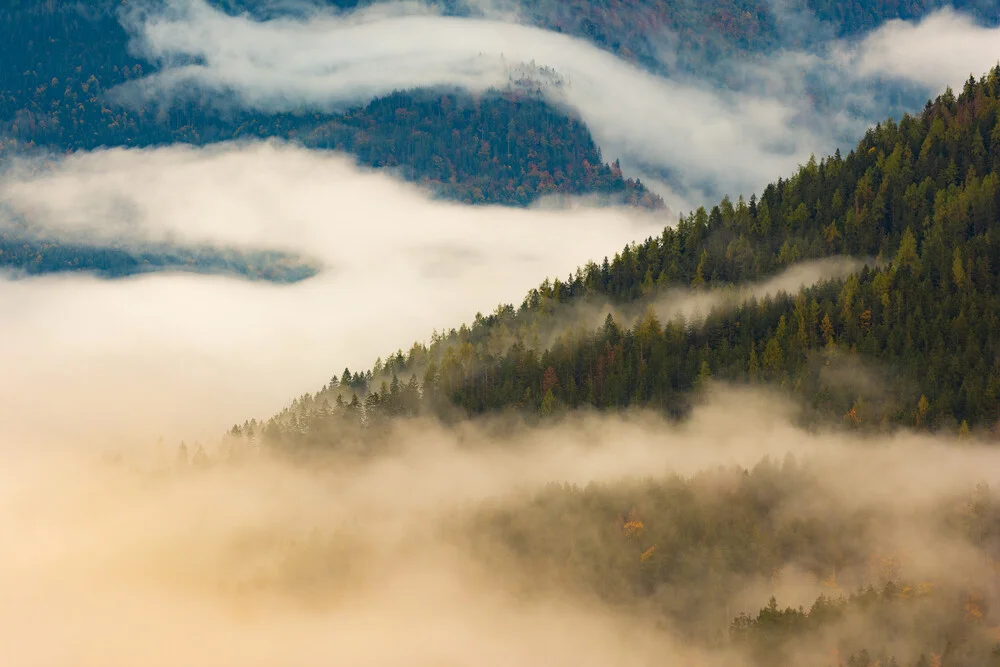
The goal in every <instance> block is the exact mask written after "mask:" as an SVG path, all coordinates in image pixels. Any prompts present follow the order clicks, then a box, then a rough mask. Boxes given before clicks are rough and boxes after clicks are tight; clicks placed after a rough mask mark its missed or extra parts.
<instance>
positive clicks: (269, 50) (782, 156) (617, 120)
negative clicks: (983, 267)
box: [117, 0, 1000, 208]
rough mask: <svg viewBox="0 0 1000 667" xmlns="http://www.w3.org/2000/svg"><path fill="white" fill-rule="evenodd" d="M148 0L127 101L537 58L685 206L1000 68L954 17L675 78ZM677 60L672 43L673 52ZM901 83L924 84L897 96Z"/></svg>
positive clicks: (484, 40) (411, 7)
mask: <svg viewBox="0 0 1000 667" xmlns="http://www.w3.org/2000/svg"><path fill="white" fill-rule="evenodd" d="M139 6H140V7H141V8H142V7H145V10H142V11H140V10H133V11H130V12H126V13H125V14H123V21H124V24H125V25H126V26H127V27H128V28H129V29H130V31H131V32H132V33H133V34H134V35H135V37H136V38H135V40H134V48H136V49H137V50H138V52H139V53H141V54H143V55H144V56H146V57H148V58H150V59H151V60H153V61H154V62H156V63H158V64H159V65H160V69H159V70H158V71H157V72H155V73H153V74H151V75H149V76H147V77H145V78H142V79H140V80H138V81H134V82H130V83H129V84H126V85H125V86H124V87H123V88H120V89H119V90H118V91H117V94H119V95H120V96H122V97H123V98H124V99H131V100H133V101H135V102H136V103H141V104H149V103H150V102H155V101H159V102H165V103H170V102H172V101H173V100H177V99H181V100H185V101H187V100H189V98H191V97H192V96H193V97H194V99H195V100H200V101H202V102H204V103H216V104H224V105H230V104H234V103H235V104H238V105H240V106H245V107H251V108H256V109H261V110H265V111H289V110H301V109H304V108H308V109H323V110H331V109H336V108H340V107H342V106H344V105H347V104H350V103H357V102H364V101H367V100H368V99H370V98H372V97H374V96H377V95H382V94H386V93H389V92H391V91H393V90H396V89H407V88H414V87H421V86H444V87H459V88H463V89H466V90H469V91H472V92H481V91H483V90H485V89H487V88H489V87H504V86H506V85H508V83H509V81H510V79H511V78H512V77H515V78H516V77H519V76H521V74H523V72H524V71H525V70H524V69H523V68H522V64H523V63H533V64H535V65H537V66H538V67H548V68H552V69H554V70H555V72H556V74H557V75H558V76H559V77H560V78H561V80H562V81H563V85H546V84H542V88H543V93H544V94H545V95H546V96H547V97H548V98H549V99H550V100H551V101H553V102H555V103H557V104H561V105H565V106H566V107H567V109H568V110H569V111H570V112H572V113H575V114H578V115H579V116H580V117H581V118H582V119H583V120H584V121H585V122H586V124H587V126H588V127H589V128H590V130H591V132H592V133H593V134H594V136H595V138H596V140H597V142H598V143H599V145H600V146H601V148H602V150H603V152H604V155H605V157H606V158H608V159H609V160H613V159H615V158H617V157H620V158H621V159H622V164H623V165H624V166H626V167H627V168H628V169H630V170H631V171H632V173H637V174H639V175H641V176H642V177H643V178H644V179H645V180H647V182H648V183H649V184H650V185H652V186H653V187H654V188H655V189H656V190H658V191H659V192H660V193H661V194H663V195H664V197H665V199H666V201H667V203H668V205H671V206H673V207H675V208H686V207H689V206H691V205H692V204H695V205H696V204H704V203H712V202H713V201H714V200H717V199H718V198H719V197H721V196H722V195H723V194H730V195H735V194H737V193H741V192H742V193H744V194H747V195H748V194H749V193H750V192H753V191H756V190H759V189H760V188H761V187H763V186H764V185H765V184H766V183H767V182H769V181H770V180H771V179H773V177H774V175H775V174H787V173H790V172H792V171H793V170H794V169H795V168H796V166H797V165H798V164H801V163H804V162H805V161H806V160H807V159H808V157H809V155H810V154H816V155H823V154H827V153H832V152H833V149H834V148H836V147H837V146H840V147H841V148H844V149H846V148H849V147H851V146H853V144H854V142H855V141H856V139H857V136H859V135H860V134H861V133H862V132H863V131H864V128H865V127H866V126H868V125H869V124H871V123H874V122H877V121H880V120H882V118H883V117H884V116H885V115H888V114H889V113H897V114H898V113H899V112H900V111H901V110H907V109H906V108H903V109H901V108H900V102H899V98H900V97H902V99H905V100H908V101H909V103H910V104H912V108H909V109H908V110H909V111H912V112H916V111H919V110H920V108H922V106H923V102H924V100H925V99H926V97H927V96H930V95H932V94H935V93H937V92H940V91H941V90H942V89H943V87H944V86H945V85H949V84H950V85H953V86H960V85H961V84H962V83H963V82H964V81H965V80H966V79H967V78H968V76H969V74H970V73H974V74H975V75H976V76H979V75H980V74H982V73H983V72H984V71H985V70H986V69H988V68H989V67H991V66H992V65H993V64H995V63H996V61H997V54H996V51H995V48H994V45H995V44H996V43H997V42H998V41H1000V37H998V35H1000V32H998V29H988V28H983V27H979V26H977V25H975V24H974V23H973V22H972V21H971V20H970V19H968V18H966V17H964V16H963V15H959V14H956V13H954V12H952V11H947V10H946V11H942V12H938V13H935V14H931V15H929V16H927V17H925V18H924V19H923V20H922V21H921V22H920V23H919V24H916V25H914V24H909V23H904V22H901V21H895V22H889V23H887V24H885V25H884V26H882V27H880V28H879V29H877V30H875V31H873V32H872V33H869V34H868V35H865V36H863V37H862V38H860V39H856V40H852V41H838V40H827V41H821V42H819V43H817V44H814V45H812V46H811V47H810V48H809V50H807V51H805V50H804V51H795V50H789V49H781V50H778V51H776V52H774V53H770V54H761V55H757V56H753V57H748V58H744V59H741V60H739V61H737V62H727V63H722V64H721V65H717V66H713V70H712V72H710V73H702V74H700V75H698V76H688V75H683V74H677V75H675V76H672V77H669V78H668V77H661V76H657V75H655V74H652V73H650V72H647V71H644V70H641V69H639V68H637V67H635V66H633V65H631V64H629V63H628V62H626V61H624V60H621V59H619V58H617V57H615V56H614V55H612V54H610V53H608V52H607V51H604V50H602V49H600V48H598V47H596V46H594V45H592V44H590V43H588V42H587V41H585V40H581V39H576V38H573V37H569V36H567V35H564V34H560V33H555V32H550V31H546V30H543V29H540V28H536V27H532V26H528V25H523V24H520V23H516V22H513V17H512V16H511V15H510V14H509V12H507V11H499V10H498V11H496V12H492V13H491V12H487V13H486V15H487V16H489V17H490V18H459V17H454V16H441V15H438V14H436V13H435V10H433V9H431V8H429V7H426V6H422V5H420V4H416V3H379V4H377V5H375V6H374V7H372V8H369V9H365V10H359V11H356V12H354V13H347V14H338V13H332V12H330V11H326V12H324V11H322V10H319V9H316V10H314V11H312V12H309V13H306V14H305V15H304V16H303V15H302V14H301V13H296V14H294V15H292V14H290V15H286V16H280V15H279V16H278V17H277V18H272V19H270V20H262V21H258V20H254V19H252V18H251V17H249V16H247V15H241V16H234V15H229V14H226V13H224V12H222V11H220V10H218V9H215V8H213V7H212V6H210V5H208V4H207V3H206V2H205V1H204V0H170V1H169V2H167V3H165V7H166V9H163V8H162V7H161V8H160V9H157V10H155V11H152V10H149V8H148V7H146V6H145V5H139ZM505 7H506V6H505ZM506 9H509V8H506ZM498 17H502V18H506V20H501V18H498ZM803 20H805V19H803ZM672 48H673V49H675V50H677V49H679V50H683V48H684V45H683V44H674V46H673V47H672ZM672 57H676V54H675V55H674V56H671V55H670V53H669V49H668V50H667V51H665V52H664V54H663V59H664V60H670V59H671V58H672ZM886 79H894V80H903V81H905V82H906V83H907V84H908V85H909V86H911V88H912V87H914V86H915V87H916V90H915V91H914V90H910V92H909V93H907V94H901V93H900V92H898V91H897V93H896V94H895V95H896V97H895V98H894V97H893V95H889V94H888V93H887V91H888V89H886V88H885V85H886ZM817 95H818V96H820V97H822V98H823V101H822V102H818V101H817ZM893 100H895V101H893ZM904 107H905V104H904Z"/></svg>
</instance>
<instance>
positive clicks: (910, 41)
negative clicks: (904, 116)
mask: <svg viewBox="0 0 1000 667" xmlns="http://www.w3.org/2000/svg"><path fill="white" fill-rule="evenodd" d="M847 62H848V66H849V67H852V68H855V69H856V70H857V71H858V73H859V74H861V75H862V76H885V77H888V78H896V79H902V80H905V81H911V82H915V83H919V84H922V85H924V86H927V87H928V88H930V89H932V90H943V89H944V88H945V87H946V86H952V87H955V88H958V87H960V86H961V85H962V83H964V82H965V81H966V80H967V79H968V78H969V76H970V75H972V76H974V77H976V78H977V79H978V78H979V77H980V76H982V74H984V73H985V72H986V71H988V70H990V69H992V68H993V67H996V66H997V64H998V63H1000V27H992V28H990V27H985V26H980V25H977V24H976V23H975V21H973V19H972V18H970V17H969V16H967V15H964V14H960V13H958V12H956V11H954V10H953V9H951V8H945V9H942V10H941V11H939V12H936V13H934V14H931V15H929V16H927V17H926V18H924V19H923V20H921V21H920V22H917V23H911V22H906V21H900V20H894V21H889V22H888V23H886V24H884V25H883V26H882V27H881V28H879V29H878V30H877V31H875V32H873V33H872V34H870V35H868V36H867V37H866V38H865V39H864V40H862V41H861V43H860V45H859V46H858V48H857V50H856V52H855V53H853V54H849V55H847Z"/></svg>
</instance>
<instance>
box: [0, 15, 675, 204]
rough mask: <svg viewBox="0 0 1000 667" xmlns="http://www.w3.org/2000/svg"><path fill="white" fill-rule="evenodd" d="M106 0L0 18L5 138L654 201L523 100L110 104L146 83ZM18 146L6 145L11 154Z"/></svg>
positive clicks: (497, 196) (484, 195)
mask: <svg viewBox="0 0 1000 667" xmlns="http://www.w3.org/2000/svg"><path fill="white" fill-rule="evenodd" d="M114 6H115V5H114V3H109V2H97V3H92V4H89V5H86V6H84V5H74V4H71V3H67V4H60V5H54V4H52V3H46V2H41V1H36V2H21V3H20V7H16V8H15V9H12V10H7V11H3V12H0V30H3V31H4V34H7V35H12V36H16V39H11V40H9V41H7V42H5V44H4V45H3V46H2V47H0V49H2V50H0V54H2V55H3V57H4V59H5V60H6V61H7V62H8V63H10V66H9V67H5V68H4V70H3V72H2V73H0V91H2V92H0V133H2V134H0V136H2V135H6V136H7V142H8V143H12V144H15V145H22V146H23V145H35V146H45V147H49V148H53V149H56V150H60V151H63V150H89V149H93V148H96V147H99V146H150V145H160V144H168V143H172V142H177V141H182V142H190V143H196V144H203V143H209V142H215V141H224V140H227V139H232V138H236V137H247V136H257V137H281V138H286V139H295V140H298V141H301V142H303V143H304V144H306V145H307V146H311V147H317V148H336V149H338V150H343V151H347V152H350V153H354V154H355V155H357V156H358V158H359V160H360V161H361V162H362V163H363V164H367V165H370V166H374V167H399V168H400V169H401V172H402V174H403V175H404V176H406V177H407V178H410V179H412V180H415V181H418V182H423V183H427V184H429V185H431V186H432V187H433V188H434V189H435V190H436V191H437V192H439V193H440V194H441V195H442V196H445V197H448V198H452V199H458V200H460V201H468V202H483V203H494V204H508V205H526V204H528V203H530V202H532V201H534V200H535V199H537V198H538V197H540V196H543V195H546V194H552V193H559V194H584V193H589V194H598V195H607V196H609V197H613V198H615V199H616V200H619V201H622V200H624V201H625V202H628V203H632V204H635V205H641V206H648V207H661V206H662V200H660V198H659V197H657V196H656V195H653V194H652V193H649V192H648V191H647V190H646V189H645V187H644V186H643V185H642V184H641V183H639V182H637V181H634V180H629V179H626V178H625V177H624V176H623V175H622V174H621V173H620V170H617V169H615V168H613V167H612V166H611V165H608V164H607V163H605V161H604V160H603V158H602V156H601V154H600V151H599V150H598V148H597V147H596V145H595V144H594V142H593V139H592V138H591V136H590V134H589V132H588V131H587V129H586V128H585V127H584V126H583V125H582V124H581V123H580V122H579V121H577V120H575V119H573V118H568V117H566V116H565V114H563V113H560V112H557V111H556V110H554V109H552V108H551V107H549V106H548V105H546V104H545V103H544V102H542V101H541V100H539V99H535V98H534V97H532V96H530V95H528V94H527V93H516V94H507V95H501V94H499V93H496V94H492V95H487V96H486V97H484V98H483V99H481V100H478V101H473V100H472V99H471V98H469V97H467V96H464V95H457V94H444V95H441V94H438V93H431V92H416V93H397V94H394V95H390V96H388V97H386V98H382V99H377V100H374V101H373V102H371V103H370V104H367V105H366V106H363V107H359V108H356V109H353V110H351V111H349V112H347V113H345V114H308V115H294V114H282V115H267V114H260V113H251V112H230V113H221V112H215V111H211V110H206V109H204V108H201V107H198V106H194V105H188V106H185V107H184V108H180V109H174V110H171V111H170V112H169V113H168V112H157V111H153V110H146V109H132V108H128V107H123V106H121V105H117V104H115V103H113V102H111V101H109V100H108V99H106V97H105V93H106V92H107V91H108V90H110V89H111V88H113V87H114V86H116V85H118V84H120V83H123V82H125V81H127V80H129V79H133V78H136V77H138V76H141V75H142V73H143V72H144V71H147V70H148V69H149V67H150V65H149V64H148V63H145V62H142V61H140V60H137V59H135V58H133V57H131V56H130V55H129V54H128V51H127V42H128V37H127V34H126V33H125V31H124V29H123V28H122V27H121V25H119V23H118V22H117V19H116V18H115V15H114V12H113V11H112V10H113V8H114ZM11 147H12V146H8V149H9V148H11Z"/></svg>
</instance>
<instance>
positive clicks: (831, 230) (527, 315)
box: [241, 67, 1000, 444]
mask: <svg viewBox="0 0 1000 667" xmlns="http://www.w3.org/2000/svg"><path fill="white" fill-rule="evenodd" d="M833 255H853V256H858V257H876V256H877V257H878V258H879V259H880V262H879V265H878V266H877V267H876V268H869V267H865V268H864V269H863V270H861V271H860V272H857V273H854V274H852V275H850V276H849V277H848V278H846V279H844V278H836V279H833V280H827V281H821V282H820V283H818V284H816V285H815V286H812V287H807V288H805V289H803V290H802V291H799V292H798V293H797V294H786V295H780V294H779V295H777V296H774V297H765V298H761V299H755V298H748V299H746V300H744V301H743V303H741V304H733V305H729V306H727V307H724V308H719V309H716V310H714V311H708V309H707V308H706V310H707V311H708V312H703V315H704V316H705V318H704V320H703V321H688V322H685V320H683V319H676V318H669V319H668V320H666V321H661V320H660V318H659V317H657V315H656V314H655V310H647V311H646V314H645V315H644V316H641V313H642V312H643V309H644V308H646V307H647V306H655V305H656V304H657V301H658V300H659V299H661V298H662V297H663V295H664V290H666V289H668V288H670V287H672V286H673V287H684V288H687V287H689V286H691V287H693V288H694V289H695V290H696V294H697V293H700V292H701V291H702V290H704V289H705V288H707V287H712V286H720V285H725V284H733V283H742V282H746V281H752V280H758V279H760V278H762V277H765V276H768V275H773V274H774V272H776V271H778V270H780V269H782V268H785V267H788V266H791V265H792V264H793V263H795V262H798V261H800V260H803V259H809V258H817V257H825V256H833ZM667 296H669V292H667ZM609 302H610V303H611V304H612V305H616V306H618V307H620V308H621V307H623V306H628V305H631V310H632V312H636V313H637V314H638V315H637V318H636V319H637V320H638V321H637V322H636V323H635V324H634V325H633V324H632V323H631V322H629V321H622V320H621V318H619V320H618V321H616V320H615V319H613V318H612V317H611V316H608V317H607V319H606V320H605V322H604V325H603V326H601V327H599V328H597V329H594V328H593V327H592V326H590V325H588V324H587V321H588V320H587V318H586V317H585V316H584V314H586V313H590V316H591V317H592V316H593V313H594V312H600V311H599V307H600V306H602V305H603V304H606V303H609ZM710 307H711V303H710V302H709V304H708V308H710ZM712 377H716V378H721V379H726V380H730V381H735V382H750V383H765V384H773V385H775V386H779V387H783V388H785V389H787V390H794V391H795V393H796V394H797V395H799V396H801V397H804V398H805V399H806V400H807V401H808V402H809V403H810V404H811V405H812V406H813V408H814V409H815V410H816V411H817V412H818V413H819V414H821V415H825V416H826V417H833V418H835V419H838V420H839V419H843V420H844V422H845V423H846V424H847V425H848V426H850V427H857V428H870V427H879V428H889V427H891V426H892V425H909V426H916V427H933V428H937V429H946V430H948V429H951V430H960V431H963V432H964V431H967V430H968V429H971V428H988V427H993V426H994V425H996V423H997V421H998V418H1000V67H998V68H996V69H994V70H993V71H992V72H990V73H989V74H988V75H987V76H985V77H983V78H982V79H981V80H979V81H975V80H973V79H970V81H969V82H968V83H967V84H966V85H965V87H964V89H963V91H962V92H961V94H960V95H958V96H957V97H956V96H955V95H954V94H953V93H952V92H951V91H948V92H947V93H946V94H944V95H942V96H940V97H939V98H938V99H937V100H935V101H934V102H933V103H928V105H927V107H926V109H925V110H924V112H923V113H921V114H920V115H919V116H916V117H911V116H906V117H904V118H903V119H902V120H901V121H900V122H899V123H895V122H893V121H891V120H890V121H886V122H884V123H881V124H879V125H878V126H877V127H875V128H873V129H872V130H871V131H870V132H868V134H867V135H866V136H865V137H864V139H862V141H861V142H860V143H859V144H858V147H857V148H856V149H855V150H853V151H851V152H850V154H849V155H847V156H846V157H844V156H841V155H840V154H839V153H838V154H836V155H834V156H833V157H830V158H827V159H824V160H822V161H820V162H815V161H810V162H809V163H808V164H807V165H806V166H804V167H803V168H802V169H801V170H800V171H799V172H798V173H797V174H795V175H794V176H793V177H791V178H789V179H787V180H785V179H779V180H778V181H777V182H776V183H773V184H772V185H769V186H768V187H767V188H766V189H765V190H764V192H763V193H762V194H761V196H760V198H759V199H758V198H757V197H756V196H755V197H751V199H750V200H749V201H742V200H740V201H738V202H736V203H735V204H734V203H733V202H731V201H729V200H728V199H727V200H724V201H723V202H722V203H721V204H720V205H718V206H715V207H713V208H712V210H711V211H705V210H704V209H699V210H698V211H697V212H695V213H693V214H691V215H690V216H688V217H686V218H684V219H683V220H682V221H681V223H680V225H679V226H678V227H677V228H676V229H674V228H667V229H665V230H664V231H663V234H662V235H661V236H660V237H658V238H651V239H649V240H647V241H646V242H645V243H643V244H641V245H633V246H629V247H626V248H624V249H623V250H622V251H621V252H620V253H618V254H616V255H615V257H614V260H613V261H608V260H607V259H605V261H604V262H603V263H602V264H600V265H598V264H593V263H591V264H588V265H587V266H586V267H585V268H584V269H582V270H578V271H577V272H576V273H575V274H574V275H572V276H569V277H568V278H567V279H566V280H565V281H561V280H558V279H556V280H554V281H546V282H545V283H544V284H543V285H541V286H540V287H539V288H538V289H537V290H533V291H532V292H531V293H530V294H529V295H528V296H527V297H526V298H525V300H524V302H523V303H522V304H521V306H520V308H514V307H513V306H502V307H500V308H498V309H497V310H496V311H495V312H494V313H493V314H492V315H489V316H487V317H483V316H481V315H480V316H477V318H476V320H475V322H474V323H472V324H471V326H463V327H461V328H460V329H459V330H457V331H456V330H452V331H450V332H449V333H448V334H447V335H441V336H437V335H435V337H434V338H433V339H432V342H431V344H430V345H429V346H425V345H423V344H416V345H414V346H413V347H412V348H411V349H410V350H409V352H408V353H403V352H402V351H400V352H399V353H397V354H395V355H391V356H390V357H389V358H388V359H387V360H386V361H384V362H383V361H380V362H379V363H378V364H377V365H376V367H375V368H374V369H372V370H371V371H368V372H366V373H351V372H350V371H348V370H345V371H344V373H343V374H341V375H340V376H339V377H334V379H333V380H332V381H331V383H330V384H329V385H328V386H326V387H324V388H323V390H322V391H320V392H319V393H317V394H315V395H312V394H310V395H306V396H304V397H302V398H301V399H299V400H297V401H296V402H295V403H294V404H293V405H292V406H291V407H290V408H289V409H288V410H286V411H285V412H284V413H282V414H281V415H278V416H276V417H275V418H273V419H272V420H270V421H269V422H266V424H265V425H263V426H264V429H265V434H266V437H269V438H271V439H272V440H273V441H274V442H275V443H282V442H286V443H301V442H303V441H304V442H313V443H317V444H320V443H329V442H331V441H335V440H336V438H337V437H338V435H342V434H344V433H350V432H351V431H350V429H349V428H348V429H346V430H345V427H344V423H345V420H346V423H348V424H350V423H352V420H358V419H362V418H363V420H364V421H363V423H365V424H371V423H377V422H378V420H379V416H380V415H396V414H413V413H418V412H422V411H428V410H429V411H431V412H435V413H437V414H442V415H447V414H452V413H455V412H456V411H457V414H459V415H467V414H476V413H481V412H484V411H493V410H503V409H510V408H516V409H522V410H527V411H528V412H529V413H541V414H548V413H552V412H557V411H559V410H562V409H567V408H576V407H580V406H593V407H597V408H612V409H615V408H623V407H626V406H649V407H654V408H659V409H665V410H668V411H670V412H672V413H674V414H678V415H680V414H683V413H684V411H685V410H686V406H687V405H688V402H689V395H690V392H691V391H692V390H693V389H696V388H697V387H698V386H699V384H700V383H701V382H703V381H704V380H707V379H709V378H712ZM352 403H353V405H354V407H353V408H352V407H351V404H352ZM246 426H250V427H251V430H254V429H259V427H260V426H261V425H256V426H255V425H251V424H248V425H246ZM241 428H242V427H241ZM352 428H353V427H352ZM303 439H304V440H303Z"/></svg>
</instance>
